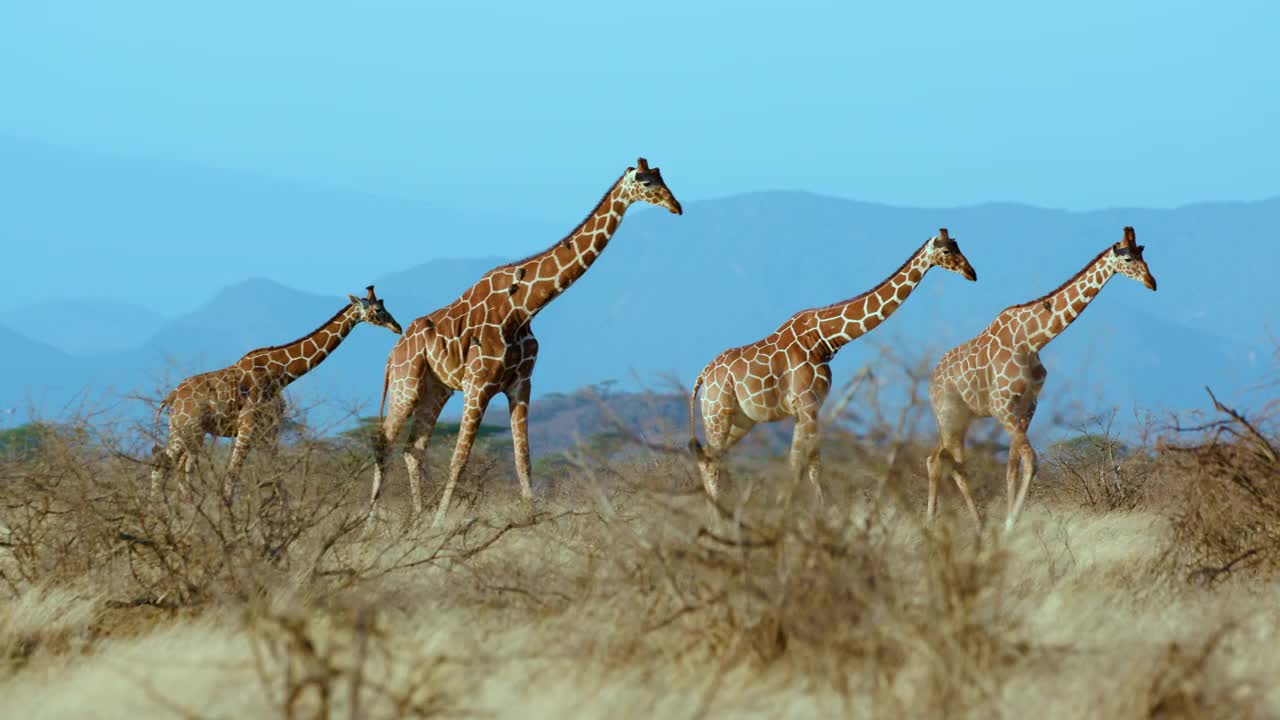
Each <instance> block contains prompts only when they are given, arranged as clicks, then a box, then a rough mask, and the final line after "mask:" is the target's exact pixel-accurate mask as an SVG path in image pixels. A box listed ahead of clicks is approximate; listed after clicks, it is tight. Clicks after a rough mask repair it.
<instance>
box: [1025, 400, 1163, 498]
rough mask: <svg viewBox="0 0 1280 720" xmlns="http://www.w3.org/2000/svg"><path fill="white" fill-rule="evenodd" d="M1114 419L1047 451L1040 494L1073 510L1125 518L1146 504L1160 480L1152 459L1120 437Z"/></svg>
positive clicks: (1099, 420)
mask: <svg viewBox="0 0 1280 720" xmlns="http://www.w3.org/2000/svg"><path fill="white" fill-rule="evenodd" d="M1113 421H1114V416H1108V417H1106V418H1095V419H1094V420H1093V422H1092V423H1091V424H1090V425H1088V426H1084V427H1081V428H1080V429H1079V432H1078V433H1077V434H1076V435H1074V436H1073V437H1070V438H1067V439H1065V440H1061V441H1059V442H1056V443H1053V444H1052V445H1050V446H1049V447H1048V448H1047V452H1046V453H1045V454H1044V455H1045V461H1046V462H1043V463H1042V465H1041V467H1042V469H1043V471H1042V472H1040V473H1038V474H1037V477H1036V483H1037V484H1039V485H1040V486H1041V488H1042V490H1041V494H1043V495H1046V496H1049V497H1051V498H1052V499H1054V500H1056V501H1057V502H1062V503H1065V504H1067V505H1069V506H1073V507H1084V508H1088V509H1089V510H1094V511H1098V512H1116V511H1119V512H1127V511H1130V510H1134V509H1136V508H1138V507H1139V506H1140V505H1142V504H1143V503H1144V502H1146V501H1147V500H1148V499H1149V497H1150V494H1151V491H1152V485H1153V483H1154V480H1155V478H1156V477H1157V474H1156V472H1155V463H1154V461H1153V457H1152V455H1151V453H1149V452H1147V451H1146V449H1145V448H1144V447H1143V446H1142V444H1141V443H1140V444H1139V445H1138V446H1136V447H1135V446H1133V445H1131V444H1130V443H1128V442H1125V441H1124V440H1122V439H1121V438H1120V437H1118V436H1117V435H1116V433H1115V432H1114V429H1113Z"/></svg>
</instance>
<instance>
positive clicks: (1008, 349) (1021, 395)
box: [925, 227, 1156, 532]
mask: <svg viewBox="0 0 1280 720" xmlns="http://www.w3.org/2000/svg"><path fill="white" fill-rule="evenodd" d="M1116 274H1120V275H1124V276H1126V277H1129V278H1132V279H1134V280H1137V281H1138V282H1140V283H1142V284H1143V285H1145V286H1146V287H1147V288H1148V289H1150V290H1152V291H1154V290H1155V289H1156V279H1155V278H1154V277H1153V276H1152V275H1151V270H1150V269H1149V268H1148V267H1147V263H1146V261H1145V260H1143V259H1142V246H1141V245H1138V244H1137V241H1136V237H1135V235H1134V232H1133V228H1131V227H1126V228H1125V229H1124V237H1123V239H1121V241H1120V242H1118V243H1116V244H1115V245H1111V246H1109V247H1107V248H1106V249H1105V250H1103V251H1102V252H1101V253H1100V254H1099V255H1098V256H1097V257H1096V258H1094V259H1093V260H1092V261H1090V262H1089V264H1088V265H1086V266H1085V267H1084V269H1083V270H1081V271H1080V272H1078V273H1076V274H1075V275H1074V276H1072V277H1071V279H1069V280H1067V281H1066V282H1065V283H1063V284H1062V286H1060V287H1059V288H1058V289H1056V290H1054V291H1053V292H1051V293H1049V294H1047V295H1044V296H1042V297H1039V298H1036V299H1035V300H1032V301H1031V302H1027V303H1023V304H1021V305H1014V306H1012V307H1009V308H1006V309H1005V310H1003V311H1001V312H1000V314H999V315H996V318H995V320H993V321H992V322H991V324H990V325H988V326H987V328H986V329H985V330H983V331H982V332H981V333H979V334H978V335H977V337H974V338H973V339H971V340H968V341H967V342H965V343H963V344H961V345H959V346H957V347H955V348H953V349H951V350H949V351H948V352H947V353H946V354H944V355H943V356H942V359H941V360H939V361H938V365H937V367H936V368H934V371H933V376H932V378H931V379H930V381H929V400H930V403H931V404H932V405H933V414H934V419H935V420H936V421H937V424H938V446H937V448H936V449H935V450H934V451H933V453H932V454H930V456H929V459H928V463H927V467H928V473H929V500H928V505H927V506H926V510H925V516H926V518H928V519H929V520H932V519H933V516H934V514H935V512H936V510H937V493H938V480H939V478H941V477H943V476H946V475H950V476H951V478H952V479H953V480H954V481H955V483H956V487H958V488H959V489H960V494H961V495H962V496H963V497H964V501H965V504H966V505H967V506H968V508H969V514H970V515H972V516H973V521H974V523H975V524H976V525H977V526H978V527H979V529H980V528H981V526H982V521H981V519H980V518H979V517H978V510H977V508H976V507H975V506H974V504H973V498H972V497H970V495H969V487H968V483H967V482H966V481H965V477H964V473H963V470H962V468H963V465H964V442H965V435H966V434H967V433H968V430H969V425H970V423H972V422H973V420H974V419H976V418H981V417H994V418H995V419H996V420H997V421H998V422H999V423H1000V425H1001V426H1003V427H1004V430H1005V432H1006V433H1008V434H1009V463H1008V467H1007V469H1006V472H1005V481H1006V485H1007V487H1006V503H1007V509H1006V510H1007V514H1006V515H1005V524H1004V529H1005V531H1006V532H1008V531H1009V530H1012V529H1013V525H1014V522H1016V521H1017V518H1018V513H1019V512H1020V511H1021V509H1022V502H1023V500H1024V499H1025V498H1026V495H1027V487H1028V486H1029V485H1030V484H1031V478H1032V477H1033V476H1034V475H1035V471H1036V453H1035V450H1034V449H1033V448H1032V447H1031V444H1030V443H1029V442H1028V441H1027V427H1028V426H1029V425H1030V424H1031V418H1032V416H1033V415H1035V412H1036V400H1037V398H1038V397H1039V396H1040V390H1041V388H1043V387H1044V380H1045V377H1046V376H1047V374H1048V372H1047V371H1046V370H1045V369H1044V365H1042V364H1041V363H1040V350H1041V349H1042V348H1043V347H1044V346H1045V345H1046V344H1048V342H1049V341H1050V340H1052V339H1054V338H1055V337H1057V336H1058V334H1059V333H1061V332H1062V331H1063V330H1065V329H1066V327H1067V326H1068V325H1070V324H1071V322H1072V321H1073V320H1075V319H1076V318H1077V317H1079V315H1080V313H1081V312H1083V311H1084V309H1085V307H1086V306H1088V304H1089V302H1090V301H1092V300H1093V298H1094V297H1095V296H1096V295H1097V294H1098V292H1099V291H1100V290H1102V286H1103V285H1106V284H1107V281H1108V280H1110V279H1111V277H1112V276H1114V275H1116ZM1019 472H1021V476H1022V484H1021V486H1020V487H1019V488H1018V492H1017V495H1016V497H1015V495H1014V483H1015V480H1016V479H1017V477H1018V475H1019Z"/></svg>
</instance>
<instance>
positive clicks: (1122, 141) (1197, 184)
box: [0, 0, 1280, 253]
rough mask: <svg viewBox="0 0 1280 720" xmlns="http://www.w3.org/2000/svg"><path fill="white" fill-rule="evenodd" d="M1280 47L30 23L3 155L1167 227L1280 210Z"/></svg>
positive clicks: (576, 8)
mask: <svg viewBox="0 0 1280 720" xmlns="http://www.w3.org/2000/svg"><path fill="white" fill-rule="evenodd" d="M1277 27H1280V4H1277V3H1272V2H1232V3H1201V2H1194V3H1191V2H1159V3H1157V2H1131V3H1124V2H1114V1H1108V2H1093V1H1084V2H1079V1H1077V2H1070V3H1067V2H1057V3H1028V2H985V1H979V2H963V3H954V2H928V3H924V2H892V3H877V4H868V3H853V2H830V3H828V2H803V1H801V2H787V3H785V4H784V3H760V2H733V3H729V2H720V1H714V2H705V1H703V2H697V3H693V2H687V1H683V2H636V1H633V2H603V3H602V2H578V1H576V0H575V1H574V2H554V3H523V2H511V3H492V2H449V3H442V2H372V1H363V2H306V3H304V2H269V3H263V2H219V3H175V2H172V1H171V0H165V1H160V2H126V1H123V0H122V1H121V2H110V3H106V2H80V3H76V2H9V3H4V4H3V5H0V88H2V90H3V98H4V100H3V103H4V107H3V112H0V136H6V137H10V138H18V139H23V140H36V141H41V142H47V143H51V144H55V145H61V146H65V147H70V148H76V149H84V150H91V151H95V152H100V153H108V154H116V155H124V156H142V157H148V158H155V159H163V160H174V161H181V162H186V163H195V164H202V165H214V166H219V167H227V168H234V169H238V170H245V171H249V172H253V173H257V174H262V175H269V176H275V177H281V178H290V179H303V180H307V181H311V182H317V183H322V184H326V185H334V186H341V187H347V188H354V189H359V190H364V191H372V192H379V193H390V194H396V195H402V196H408V197H413V198H417V199H424V200H427V201H429V202H432V203H434V204H438V205H441V206H444V207H458V208H472V209H479V210H484V211H491V210H502V211H505V212H507V213H510V214H514V215H519V216H525V217H536V218H545V219H550V220H560V221H562V222H564V223H565V224H566V225H569V226H571V225H572V223H573V222H574V221H575V220H576V219H577V218H578V216H580V215H581V214H582V213H583V212H584V211H585V209H586V208H587V207H588V206H589V204H590V203H591V201H593V200H594V199H595V197H597V196H598V194H599V192H600V191H601V190H602V189H603V187H604V186H605V185H607V183H608V182H610V181H611V180H612V179H613V176H614V175H615V174H616V172H617V171H620V170H621V168H622V167H623V166H624V165H625V164H626V163H627V162H629V161H631V160H632V159H634V157H635V156H636V155H637V154H641V153H643V154H645V155H647V156H648V157H649V158H650V159H651V160H653V161H654V162H656V163H657V164H660V165H661V166H662V167H663V169H664V174H665V175H666V176H667V178H668V180H669V181H670V182H671V184H672V186H673V188H675V189H676V190H677V192H678V193H679V195H680V196H681V198H682V199H683V200H685V201H686V202H689V201H691V200H697V199H700V198H706V197H714V196H722V195H727V194H731V193H736V192H743V191H751V190H766V189H800V190H811V191H817V192H822V193H827V194H833V195H840V196H845V197H853V198H858V199H862V200H868V201H877V202H886V203H892V204H900V205H932V206H950V205H963V204H972V203H979V202H986V201H1015V202H1025V203H1031V204H1036V205H1042V206H1049V207H1063V208H1079V209H1084V208H1095V207H1107V206H1154V207H1169V206H1176V205H1179V204H1183V203H1187V202H1193V201H1201V200H1249V199H1257V198H1262V197H1267V196H1271V195H1274V194H1277V193H1280V180H1277V178H1276V170H1275V169H1276V168H1277V167H1280V140H1278V139H1277V138H1280V133H1277V131H1276V128H1277V127H1280V93H1278V92H1277V91H1276V84H1275V81H1276V77H1275V75H1276V71H1277V67H1280V65H1278V64H1277V62H1276V60H1275V58H1274V51H1273V42H1274V38H1273V33H1274V31H1275V28H1277ZM20 181H21V180H20V179H19V178H13V177H9V178H4V177H3V175H2V174H0V190H2V185H3V183H5V182H20ZM523 249H527V248H523ZM520 251H522V248H513V249H512V252H513V253H514V252H520Z"/></svg>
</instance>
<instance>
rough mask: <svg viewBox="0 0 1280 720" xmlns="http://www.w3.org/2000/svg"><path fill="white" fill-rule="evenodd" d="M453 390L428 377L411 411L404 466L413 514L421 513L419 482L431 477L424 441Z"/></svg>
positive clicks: (426, 439) (426, 442) (425, 441)
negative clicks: (421, 396)
mask: <svg viewBox="0 0 1280 720" xmlns="http://www.w3.org/2000/svg"><path fill="white" fill-rule="evenodd" d="M452 394H453V393H452V392H451V391H450V390H449V389H448V388H446V387H445V386H444V384H443V383H440V382H436V381H434V380H429V381H428V383H427V387H426V389H425V392H424V393H423V399H422V402H421V403H420V404H419V405H418V409H417V410H415V411H414V413H413V422H412V424H410V426H409V440H408V442H407V443H406V444H405V449H404V466H405V469H406V470H407V471H408V475H409V498H410V500H411V502H412V503H413V516H414V517H415V518H416V517H418V516H420V515H421V514H422V485H423V484H425V483H427V482H428V481H429V480H430V477H429V473H428V471H427V467H428V466H427V444H428V443H430V442H431V433H432V431H433V430H435V427H436V421H437V420H439V419H440V411H441V410H443V409H444V405H445V403H446V402H448V401H449V396H450V395H452Z"/></svg>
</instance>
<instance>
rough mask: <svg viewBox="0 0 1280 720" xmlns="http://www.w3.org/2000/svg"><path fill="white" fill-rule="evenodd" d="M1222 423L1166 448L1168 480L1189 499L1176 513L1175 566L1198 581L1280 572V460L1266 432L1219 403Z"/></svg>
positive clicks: (1163, 472) (1165, 474)
mask: <svg viewBox="0 0 1280 720" xmlns="http://www.w3.org/2000/svg"><path fill="white" fill-rule="evenodd" d="M1210 397H1211V398H1212V400H1213V403H1214V408H1215V410H1216V411H1217V412H1218V413H1219V416H1220V419H1217V420H1215V421H1213V422H1211V423H1209V424H1207V425H1204V426H1201V427H1199V428H1195V429H1194V430H1196V431H1207V433H1208V436H1207V437H1205V438H1203V439H1202V440H1200V441H1199V442H1194V443H1185V444H1174V443H1168V442H1165V443H1162V447H1161V453H1160V462H1161V476H1162V477H1163V478H1164V480H1165V482H1167V483H1168V482H1172V483H1176V486H1177V487H1178V488H1180V490H1181V494H1180V495H1179V496H1178V497H1177V500H1176V505H1175V507H1174V511H1173V527H1174V530H1175V539H1176V550H1177V552H1176V553H1175V558H1176V559H1178V560H1179V561H1184V562H1188V563H1189V564H1190V565H1191V567H1192V569H1193V571H1192V573H1191V577H1192V578H1195V579H1199V580H1203V581H1205V582H1210V583H1212V582H1214V581H1216V580H1218V579H1221V578H1223V577H1225V576H1227V575H1228V574H1231V573H1233V572H1240V571H1244V570H1250V571H1252V572H1254V573H1255V574H1256V573H1272V572H1274V571H1276V570H1277V569H1280V458H1278V457H1277V452H1276V446H1275V445H1274V444H1273V443H1272V441H1271V440H1270V438H1269V437H1268V436H1267V435H1266V434H1265V433H1264V432H1263V430H1262V429H1260V427H1259V425H1257V424H1256V423H1254V422H1252V421H1250V420H1249V419H1248V418H1246V417H1244V416H1243V415H1241V414H1239V413H1238V412H1236V411H1235V410H1232V409H1231V408H1228V407H1226V406H1225V405H1223V404H1222V403H1220V402H1218V400H1217V398H1215V397H1213V394H1212V392H1211V393H1210Z"/></svg>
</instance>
